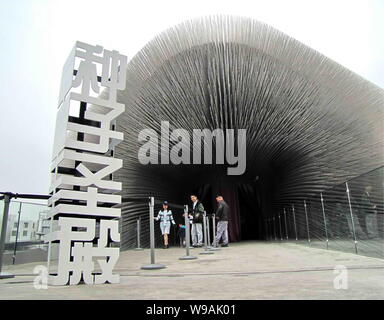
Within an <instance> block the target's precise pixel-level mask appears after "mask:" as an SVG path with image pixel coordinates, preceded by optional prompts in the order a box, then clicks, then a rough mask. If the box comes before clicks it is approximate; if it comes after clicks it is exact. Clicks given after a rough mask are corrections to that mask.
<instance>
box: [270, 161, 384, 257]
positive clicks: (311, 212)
mask: <svg viewBox="0 0 384 320" xmlns="http://www.w3.org/2000/svg"><path fill="white" fill-rule="evenodd" d="M303 198H304V197H303ZM281 214H284V222H285V232H283V230H282V225H281V219H280V216H281ZM266 232H267V234H266V238H267V239H269V240H273V239H274V240H275V241H277V240H278V239H279V238H280V241H282V240H283V237H284V238H285V240H284V241H292V240H294V241H295V243H307V244H308V245H310V246H311V247H317V248H325V249H329V250H340V251H344V252H350V253H355V254H361V255H366V256H371V257H378V258H384V167H380V168H377V169H375V170H372V171H370V172H367V173H365V174H362V175H360V176H358V177H356V178H353V179H350V180H348V181H346V182H343V183H341V184H338V185H335V186H333V187H332V188H330V189H328V190H323V191H322V192H319V193H317V194H313V195H310V196H308V197H305V198H304V199H294V200H292V201H286V202H285V203H284V204H281V205H279V206H277V207H276V209H275V211H274V213H273V214H272V215H271V216H269V217H267V218H266Z"/></svg>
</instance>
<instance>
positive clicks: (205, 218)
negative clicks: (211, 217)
mask: <svg viewBox="0 0 384 320" xmlns="http://www.w3.org/2000/svg"><path fill="white" fill-rule="evenodd" d="M206 226H207V214H206V212H205V211H204V214H203V230H204V251H202V252H200V253H199V254H213V253H214V252H212V251H211V250H208V240H207V227H206Z"/></svg>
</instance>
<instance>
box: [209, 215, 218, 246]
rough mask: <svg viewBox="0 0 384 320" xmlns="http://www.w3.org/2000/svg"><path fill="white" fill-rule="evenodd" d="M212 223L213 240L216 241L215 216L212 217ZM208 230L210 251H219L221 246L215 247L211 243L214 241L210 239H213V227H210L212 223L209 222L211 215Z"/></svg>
mask: <svg viewBox="0 0 384 320" xmlns="http://www.w3.org/2000/svg"><path fill="white" fill-rule="evenodd" d="M212 224H213V240H212V241H214V240H215V220H214V217H212ZM207 230H208V241H209V243H208V250H210V251H218V250H220V249H219V248H215V247H213V246H211V243H212V242H210V239H211V231H210V230H211V228H210V223H209V217H208V216H207Z"/></svg>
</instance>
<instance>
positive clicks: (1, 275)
mask: <svg viewBox="0 0 384 320" xmlns="http://www.w3.org/2000/svg"><path fill="white" fill-rule="evenodd" d="M10 202H11V197H10V196H9V195H8V194H4V210H3V223H2V226H1V238H0V279H6V278H14V277H15V276H14V275H13V274H10V273H6V272H1V270H2V267H3V255H4V247H5V234H6V232H7V223H8V215H9V204H10Z"/></svg>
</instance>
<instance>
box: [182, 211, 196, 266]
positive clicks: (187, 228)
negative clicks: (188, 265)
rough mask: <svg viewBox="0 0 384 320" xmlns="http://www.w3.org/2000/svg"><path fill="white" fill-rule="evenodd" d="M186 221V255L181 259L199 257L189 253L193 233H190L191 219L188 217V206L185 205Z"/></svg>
mask: <svg viewBox="0 0 384 320" xmlns="http://www.w3.org/2000/svg"><path fill="white" fill-rule="evenodd" d="M184 223H185V251H186V252H185V256H183V257H180V258H179V260H194V259H197V257H195V256H191V255H190V254H189V250H190V246H191V233H190V221H189V217H188V206H187V205H185V206H184Z"/></svg>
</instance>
